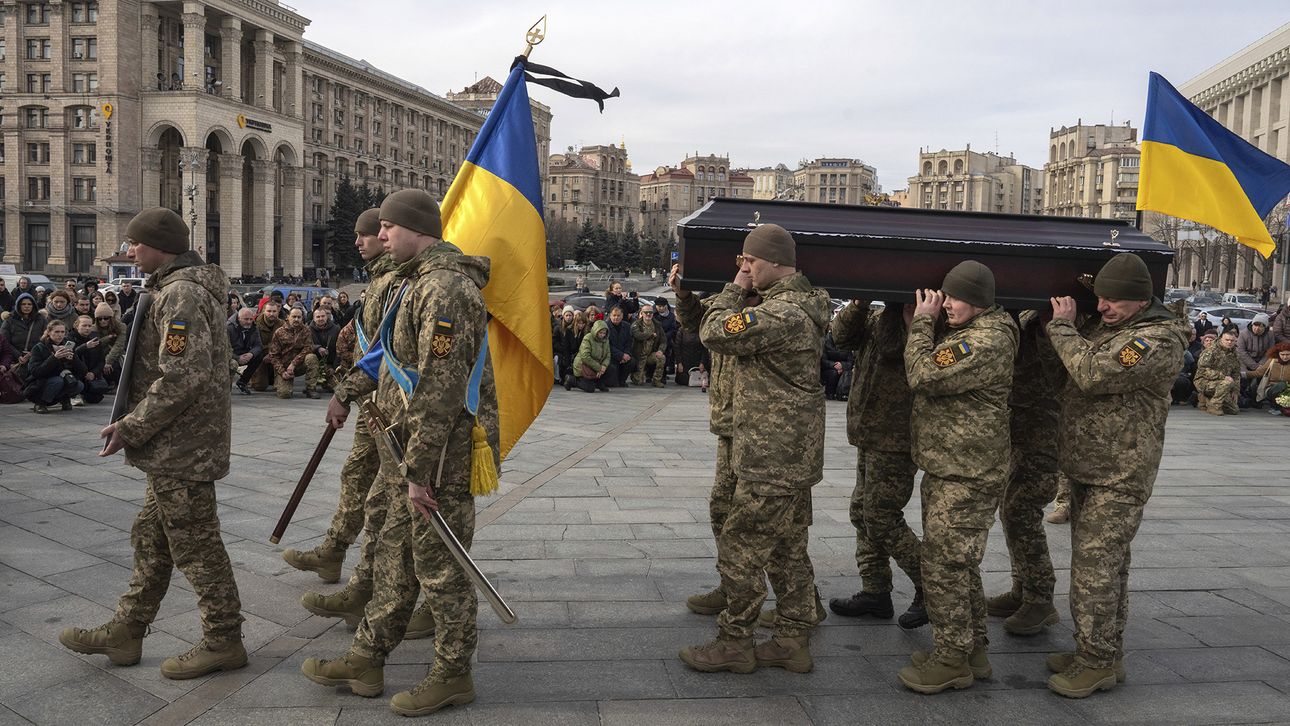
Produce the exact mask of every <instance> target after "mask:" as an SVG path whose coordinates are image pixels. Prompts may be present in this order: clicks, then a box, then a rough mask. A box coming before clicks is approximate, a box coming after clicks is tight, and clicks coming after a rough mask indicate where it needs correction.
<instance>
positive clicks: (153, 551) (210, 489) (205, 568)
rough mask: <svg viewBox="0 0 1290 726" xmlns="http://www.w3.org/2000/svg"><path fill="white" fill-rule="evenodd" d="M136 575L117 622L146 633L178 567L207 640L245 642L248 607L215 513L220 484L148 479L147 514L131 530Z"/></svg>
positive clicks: (118, 610) (142, 513)
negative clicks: (189, 588)
mask: <svg viewBox="0 0 1290 726" xmlns="http://www.w3.org/2000/svg"><path fill="white" fill-rule="evenodd" d="M130 544H131V546H132V547H134V573H133V574H132V575H131V576H130V586H129V588H128V589H127V590H126V591H125V594H124V595H122V596H121V600H120V601H119V602H118V603H117V606H116V615H114V616H113V618H112V619H113V620H116V621H119V622H123V623H126V624H127V625H132V626H135V627H136V628H138V629H139V630H143V629H145V628H146V626H148V625H149V624H151V623H152V621H153V620H154V619H155V618H156V617H157V610H158V609H159V608H160V607H161V601H162V599H163V598H164V597H165V596H166V590H167V589H168V588H169V587H170V574H171V572H172V571H173V570H174V568H176V567H178V568H179V571H180V572H182V573H184V577H186V578H188V584H190V585H192V587H193V592H195V593H197V607H198V608H199V609H200V611H201V620H202V635H203V637H205V638H206V640H207V641H208V642H212V643H216V644H220V643H229V642H233V641H238V640H241V638H242V621H243V618H242V612H241V610H242V602H241V600H240V599H239V598H238V594H237V582H236V581H235V580H234V579H233V566H232V565H231V564H230V563H229V559H228V552H227V551H226V550H225V549H224V541H223V540H222V539H220V533H219V517H218V516H217V515H216V509H215V482H210V481H186V480H183V479H171V478H169V477H164V476H155V475H153V474H149V475H148V493H147V496H146V497H145V498H144V500H143V509H142V510H140V511H139V514H138V516H136V517H135V519H134V526H133V527H131V528H130Z"/></svg>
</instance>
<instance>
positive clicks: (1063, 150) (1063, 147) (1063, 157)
mask: <svg viewBox="0 0 1290 726" xmlns="http://www.w3.org/2000/svg"><path fill="white" fill-rule="evenodd" d="M1061 147H1062V161H1066V144H1061Z"/></svg>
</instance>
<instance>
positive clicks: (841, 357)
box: [820, 332, 855, 401]
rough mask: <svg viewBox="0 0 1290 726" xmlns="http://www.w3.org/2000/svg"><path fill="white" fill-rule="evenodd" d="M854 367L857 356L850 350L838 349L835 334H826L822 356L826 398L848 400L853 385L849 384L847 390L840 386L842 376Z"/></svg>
mask: <svg viewBox="0 0 1290 726" xmlns="http://www.w3.org/2000/svg"><path fill="white" fill-rule="evenodd" d="M853 365H855V355H854V354H853V353H852V352H851V351H849V350H842V349H840V348H838V346H837V345H836V344H834V342H833V333H831V332H830V333H825V334H824V355H822V356H820V383H821V385H823V386H824V397H825V398H828V399H833V398H836V399H838V400H839V401H841V400H844V399H846V397H847V393H848V392H849V390H850V388H851V384H850V383H847V385H846V387H845V388H846V390H843V389H841V388H839V387H838V384H839V383H842V376H843V375H844V374H845V373H846V372H847V371H849V370H851V367H852V366H853ZM848 380H849V379H848Z"/></svg>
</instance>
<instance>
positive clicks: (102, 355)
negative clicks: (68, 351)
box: [68, 315, 111, 406]
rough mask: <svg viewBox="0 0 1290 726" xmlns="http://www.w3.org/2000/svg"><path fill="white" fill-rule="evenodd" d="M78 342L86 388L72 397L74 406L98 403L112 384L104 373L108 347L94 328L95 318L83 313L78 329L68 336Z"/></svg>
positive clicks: (77, 352)
mask: <svg viewBox="0 0 1290 726" xmlns="http://www.w3.org/2000/svg"><path fill="white" fill-rule="evenodd" d="M68 340H70V341H72V342H73V343H75V344H76V348H74V349H73V350H74V352H75V354H76V357H77V358H78V359H80V361H81V364H82V365H83V366H84V367H85V372H84V373H83V374H82V375H81V382H82V383H84V384H85V388H84V389H83V390H82V391H81V395H79V396H76V397H75V398H73V399H72V405H73V406H84V405H85V404H87V403H98V402H99V401H102V400H103V397H104V396H105V395H107V392H108V389H109V388H111V386H110V385H109V384H108V382H107V380H106V379H105V378H104V375H103V366H104V364H105V362H106V361H107V354H108V348H107V345H106V344H104V342H103V341H102V340H100V339H99V334H98V333H97V332H96V331H95V329H94V319H93V318H91V317H89V316H87V315H82V316H81V317H79V318H77V319H76V330H74V331H72V333H71V334H70V335H69V336H68Z"/></svg>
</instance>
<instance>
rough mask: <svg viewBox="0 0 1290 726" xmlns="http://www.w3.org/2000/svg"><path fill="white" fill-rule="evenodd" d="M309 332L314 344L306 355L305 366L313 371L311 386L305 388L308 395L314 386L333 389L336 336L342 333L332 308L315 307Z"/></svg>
mask: <svg viewBox="0 0 1290 726" xmlns="http://www.w3.org/2000/svg"><path fill="white" fill-rule="evenodd" d="M323 299H324V300H329V299H330V298H323ZM309 333H310V335H312V336H313V346H312V347H311V348H310V349H309V353H308V354H307V355H305V367H306V368H309V369H310V370H312V371H313V372H312V373H311V374H310V381H309V382H310V386H309V387H307V388H306V389H305V391H306V392H305V395H306V396H307V395H309V393H308V391H309V390H311V389H312V388H313V387H314V386H322V387H323V388H326V389H327V390H328V391H330V390H331V380H332V378H331V373H332V369H333V368H334V367H335V366H336V338H337V336H339V335H340V326H339V325H337V324H336V323H335V322H333V321H332V314H331V311H330V310H328V309H327V308H326V307H317V308H314V313H313V322H312V323H311V324H310V325H309ZM311 363H312V366H311Z"/></svg>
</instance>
